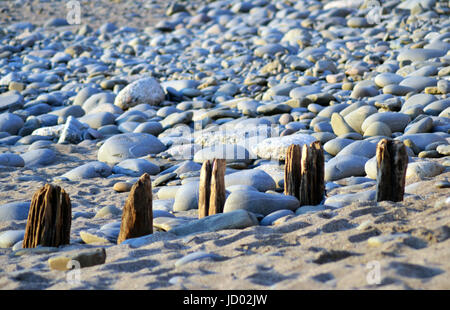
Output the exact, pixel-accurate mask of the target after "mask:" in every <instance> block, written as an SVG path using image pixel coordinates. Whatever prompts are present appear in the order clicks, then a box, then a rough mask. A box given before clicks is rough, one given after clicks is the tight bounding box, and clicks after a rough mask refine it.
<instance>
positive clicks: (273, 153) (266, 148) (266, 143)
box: [252, 133, 316, 160]
mask: <svg viewBox="0 0 450 310" xmlns="http://www.w3.org/2000/svg"><path fill="white" fill-rule="evenodd" d="M314 141H316V138H314V137H313V136H311V135H306V134H300V133H299V134H293V135H289V136H284V137H273V138H267V139H264V140H262V141H261V142H259V143H257V144H256V145H254V146H253V147H252V152H253V153H255V154H256V155H258V157H260V158H263V159H274V160H283V159H284V158H285V157H286V151H287V149H288V147H289V146H290V145H291V144H297V145H300V146H303V145H304V144H307V145H309V144H311V143H312V142H314Z"/></svg>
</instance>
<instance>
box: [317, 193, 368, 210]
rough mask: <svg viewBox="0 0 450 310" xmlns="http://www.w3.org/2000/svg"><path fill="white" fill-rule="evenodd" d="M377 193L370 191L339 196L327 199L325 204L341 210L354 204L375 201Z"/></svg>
mask: <svg viewBox="0 0 450 310" xmlns="http://www.w3.org/2000/svg"><path fill="white" fill-rule="evenodd" d="M375 199H376V191H375V190H368V191H363V192H358V193H355V194H338V195H334V196H331V197H329V198H327V199H326V200H325V202H324V204H325V205H326V206H330V207H334V208H341V207H344V206H346V205H349V204H351V203H353V202H365V201H375Z"/></svg>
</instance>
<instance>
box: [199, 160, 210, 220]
mask: <svg viewBox="0 0 450 310" xmlns="http://www.w3.org/2000/svg"><path fill="white" fill-rule="evenodd" d="M210 195H211V163H210V162H209V160H205V161H204V162H203V165H202V169H201V170H200V184H199V189H198V218H199V219H201V218H203V217H205V216H208V213H209V196H210Z"/></svg>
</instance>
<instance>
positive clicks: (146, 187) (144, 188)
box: [117, 173, 153, 244]
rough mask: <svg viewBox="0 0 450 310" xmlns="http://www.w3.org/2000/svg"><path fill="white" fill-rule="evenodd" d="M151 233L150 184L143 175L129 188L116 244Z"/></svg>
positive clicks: (151, 203)
mask: <svg viewBox="0 0 450 310" xmlns="http://www.w3.org/2000/svg"><path fill="white" fill-rule="evenodd" d="M151 233H153V201H152V182H151V180H150V176H149V175H148V174H147V173H144V174H143V175H142V176H141V177H140V178H139V180H138V181H137V182H136V183H135V184H134V185H133V187H132V188H131V191H130V194H129V195H128V198H127V201H126V202H125V206H124V207H123V212H122V223H121V225H120V233H119V237H118V238H117V244H120V243H122V242H123V241H124V240H126V239H130V238H137V237H141V236H145V235H148V234H151Z"/></svg>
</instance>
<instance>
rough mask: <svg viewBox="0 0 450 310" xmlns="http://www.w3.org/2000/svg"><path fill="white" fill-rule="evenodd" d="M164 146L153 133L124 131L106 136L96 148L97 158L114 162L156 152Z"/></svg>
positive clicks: (163, 148) (110, 162)
mask: <svg viewBox="0 0 450 310" xmlns="http://www.w3.org/2000/svg"><path fill="white" fill-rule="evenodd" d="M165 149H166V147H165V146H164V144H162V142H161V141H159V139H158V138H156V137H155V136H153V135H150V134H147V133H124V134H119V135H115V136H112V137H110V138H108V139H107V140H106V141H105V143H104V144H103V145H102V146H101V147H100V149H99V150H98V154H97V158H98V160H99V161H103V162H106V163H109V164H116V163H119V162H121V161H123V160H125V159H128V158H137V157H142V156H146V155H149V154H158V153H160V152H162V151H164V150H165Z"/></svg>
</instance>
